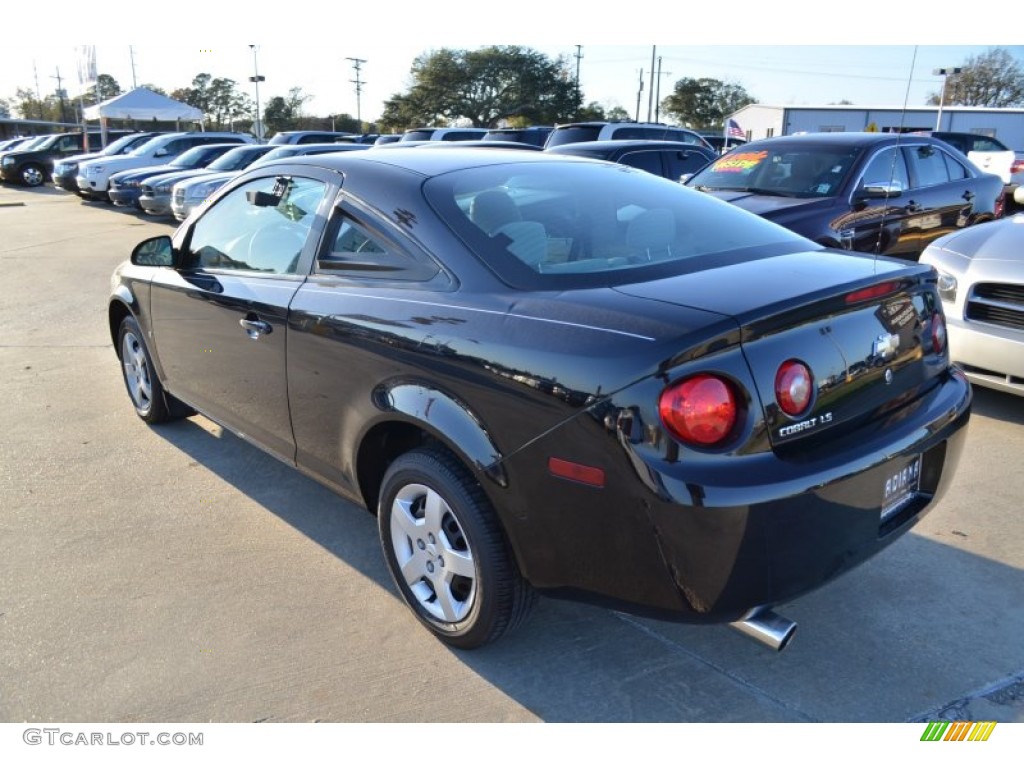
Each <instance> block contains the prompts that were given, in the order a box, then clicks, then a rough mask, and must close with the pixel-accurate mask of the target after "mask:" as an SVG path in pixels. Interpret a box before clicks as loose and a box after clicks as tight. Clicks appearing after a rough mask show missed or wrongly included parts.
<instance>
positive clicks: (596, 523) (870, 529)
mask: <svg viewBox="0 0 1024 768" xmlns="http://www.w3.org/2000/svg"><path fill="white" fill-rule="evenodd" d="M970 404H971V390H970V385H969V383H968V382H967V380H966V379H965V378H964V377H963V376H962V375H961V374H960V373H959V372H958V371H957V372H953V371H950V372H949V373H948V374H946V375H944V377H943V381H942V383H941V385H939V386H936V387H934V388H933V389H932V390H931V391H929V392H928V393H927V394H925V395H923V396H921V397H920V398H918V400H916V401H914V402H912V403H910V404H908V405H907V406H905V407H903V408H901V409H900V410H899V411H898V412H897V413H896V414H895V415H893V416H891V417H890V418H889V419H888V420H887V422H886V423H884V424H873V425H871V426H870V427H864V428H862V429H860V430H857V431H856V433H853V434H848V435H846V436H844V437H842V438H839V439H837V440H833V441H830V442H829V444H828V446H827V448H819V449H818V450H814V451H806V452H804V454H802V455H799V456H797V455H791V456H789V457H784V456H780V455H777V454H776V453H773V452H764V453H758V454H753V455H748V456H737V455H729V456H725V455H723V456H719V457H712V458H713V459H714V460H713V461H710V462H699V461H697V462H690V461H688V460H687V458H686V457H685V455H684V453H683V452H682V451H678V452H672V451H669V452H668V455H667V456H666V455H665V453H666V452H665V451H664V449H662V450H661V454H662V455H658V447H657V446H656V445H653V444H647V443H645V442H644V441H643V435H644V434H647V433H648V428H647V427H646V426H643V425H641V427H640V429H639V430H638V431H637V430H634V432H633V434H634V435H639V436H640V439H638V440H637V441H636V442H632V441H631V438H630V437H629V436H628V435H627V434H626V433H624V432H622V430H621V427H620V428H617V429H616V431H617V432H618V434H617V435H615V436H613V435H610V434H608V432H610V431H611V430H610V429H609V428H608V426H607V424H608V423H609V420H608V419H603V420H601V421H598V420H596V419H593V420H590V419H585V418H583V417H581V418H579V419H575V420H573V422H571V426H568V425H567V427H564V428H563V429H560V430H555V432H554V433H553V436H548V437H545V438H543V439H542V440H539V441H537V443H535V444H534V445H532V446H531V447H530V448H529V449H526V450H524V451H521V452H520V453H518V454H516V455H515V456H514V457H511V458H510V460H509V473H508V474H509V478H510V487H512V485H513V482H514V480H513V478H514V471H515V474H518V473H519V471H527V470H526V469H525V467H526V465H527V464H529V465H532V466H534V467H536V465H537V464H538V463H542V462H546V461H547V457H548V456H559V457H563V458H566V459H568V460H571V461H579V462H581V463H585V464H588V465H595V464H597V463H598V462H600V459H598V458H597V457H596V456H595V454H594V452H593V451H592V450H587V451H581V453H580V454H579V455H571V453H570V455H566V454H567V446H573V445H580V446H582V445H586V444H587V443H586V442H582V441H589V444H590V445H596V444H597V443H598V442H602V441H608V440H611V439H614V440H615V442H617V443H618V446H617V448H618V453H619V454H620V460H619V461H618V462H617V463H616V465H614V466H613V465H610V464H609V463H608V461H607V460H605V462H604V465H603V468H604V469H605V471H606V477H607V482H606V484H605V486H604V487H603V488H594V487H589V486H583V485H581V484H579V483H572V482H569V481H566V480H561V479H558V478H554V477H550V476H549V477H546V478H542V479H540V480H539V481H538V482H533V481H532V479H531V482H530V483H529V485H530V486H531V487H530V488H529V490H528V491H523V490H521V491H520V494H521V495H522V496H523V498H522V499H519V498H517V499H516V500H515V501H514V502H513V504H512V505H511V508H512V510H513V512H512V513H510V514H508V515H507V516H506V517H505V518H503V522H504V523H505V526H506V529H507V530H508V531H509V535H510V538H511V539H512V543H513V548H514V549H515V551H516V553H517V556H518V557H519V561H520V565H521V568H522V571H523V573H524V575H526V577H527V578H528V579H529V580H530V581H531V583H533V584H534V585H535V586H537V587H539V588H542V589H545V588H546V589H554V590H569V591H571V593H572V594H573V595H574V596H575V597H576V598H580V597H583V598H587V597H590V598H591V599H594V600H597V601H601V602H611V603H612V604H616V605H619V606H620V607H623V608H624V609H626V610H629V611H632V612H636V613H644V614H650V615H656V616H660V617H662V618H670V619H674V620H681V621H688V622H723V621H734V620H736V619H738V618H739V617H740V616H742V615H744V614H745V613H746V612H747V611H748V610H750V609H752V608H754V607H756V606H763V605H774V604H777V603H780V602H783V601H786V600H790V599H793V598H794V597H797V596H799V595H801V594H803V593H806V592H808V591H811V590H814V589H816V588H818V587H820V586H822V585H823V584H825V583H827V582H828V581H830V580H832V579H833V578H835V577H837V576H839V575H840V574H842V573H844V572H846V571H848V570H850V569H851V568H853V567H854V566H856V565H857V564H859V563H861V562H863V561H864V560H866V559H868V558H870V557H871V556H872V555H874V554H876V553H877V552H879V551H880V550H882V549H884V548H885V547H887V546H888V545H889V544H891V543H893V542H894V541H895V540H896V539H898V538H899V537H900V535H901V534H903V533H905V532H906V531H907V530H909V529H910V528H911V527H912V526H913V525H914V524H915V523H916V522H917V521H918V520H920V519H921V517H923V516H924V515H925V514H926V513H927V512H928V511H929V510H930V509H931V508H932V507H933V505H934V504H935V502H937V501H938V500H939V499H940V498H941V496H942V495H943V493H944V492H945V490H946V488H947V487H948V485H949V483H950V480H951V478H952V477H953V475H954V473H955V470H956V466H957V464H958V462H959V458H960V453H961V451H962V448H963V441H964V437H965V434H966V429H965V428H966V426H967V423H968V420H969V416H970ZM636 418H637V417H636V415H634V416H632V417H631V420H632V421H633V422H634V426H635V421H636ZM612 421H613V422H614V421H615V420H612ZM602 423H603V424H604V425H605V426H604V428H603V429H601V428H600V427H599V425H600V424H602ZM595 427H598V429H597V432H599V433H603V440H602V437H600V436H599V435H598V434H595ZM652 427H653V425H652ZM554 436H557V437H554ZM588 454H589V455H588ZM917 457H921V461H920V464H919V467H920V471H919V475H918V477H919V481H918V482H919V488H918V490H917V491H916V493H914V494H912V495H910V496H909V497H907V498H906V499H905V500H904V501H903V502H902V503H901V504H900V505H899V506H897V507H896V509H895V510H894V511H892V512H891V513H889V514H887V515H886V516H885V519H884V521H883V515H882V509H883V497H884V489H885V487H886V484H887V482H890V481H892V479H893V478H894V477H897V476H900V475H901V474H902V473H903V472H904V470H905V469H906V468H907V467H908V465H909V464H910V463H912V462H913V461H914V460H915V459H916V458H917ZM534 473H536V470H535V469H534ZM501 507H502V505H499V508H501Z"/></svg>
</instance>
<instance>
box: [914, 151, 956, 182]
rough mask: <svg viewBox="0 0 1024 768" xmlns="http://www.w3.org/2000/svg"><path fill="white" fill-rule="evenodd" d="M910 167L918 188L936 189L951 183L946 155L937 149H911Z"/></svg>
mask: <svg viewBox="0 0 1024 768" xmlns="http://www.w3.org/2000/svg"><path fill="white" fill-rule="evenodd" d="M907 154H908V155H909V156H910V167H911V170H912V171H913V175H914V178H915V179H916V181H917V186H918V187H934V186H936V185H937V184H945V183H946V182H947V181H949V169H948V168H947V167H946V160H945V157H944V154H945V153H943V152H942V151H941V150H939V149H938V148H937V147H932V146H919V147H910V148H909V152H908V153H907Z"/></svg>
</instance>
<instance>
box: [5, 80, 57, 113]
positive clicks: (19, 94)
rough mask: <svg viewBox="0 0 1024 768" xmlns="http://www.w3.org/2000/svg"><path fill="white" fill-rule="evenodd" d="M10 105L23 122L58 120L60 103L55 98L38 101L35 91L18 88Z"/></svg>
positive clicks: (49, 97) (44, 98)
mask: <svg viewBox="0 0 1024 768" xmlns="http://www.w3.org/2000/svg"><path fill="white" fill-rule="evenodd" d="M10 105H11V107H13V109H14V112H15V113H16V114H17V115H18V116H19V117H21V118H22V119H23V120H54V121H59V120H60V103H59V102H58V101H57V98H56V97H55V96H44V97H43V98H41V99H40V98H39V97H37V96H36V92H35V91H32V90H29V89H28V88H18V89H17V90H16V91H15V92H14V98H13V99H11V101H10Z"/></svg>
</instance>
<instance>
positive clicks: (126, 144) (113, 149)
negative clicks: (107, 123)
mask: <svg viewBox="0 0 1024 768" xmlns="http://www.w3.org/2000/svg"><path fill="white" fill-rule="evenodd" d="M151 138H153V137H152V136H147V135H145V134H142V135H140V136H135V135H128V136H122V137H121V138H120V139H118V140H117V141H114V142H111V143H110V144H108V145H107V147H106V149H104V150H103V152H102V153H101V154H104V155H127V154H128V153H129V152H131V151H132V150H133V149H135V148H136V147H140V146H142V145H143V144H145V143H146V142H147V141H149V140H150V139H151Z"/></svg>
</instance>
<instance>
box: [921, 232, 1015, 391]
mask: <svg viewBox="0 0 1024 768" xmlns="http://www.w3.org/2000/svg"><path fill="white" fill-rule="evenodd" d="M921 261H922V262H923V263H925V264H931V265H932V266H933V267H935V268H936V269H937V270H938V273H939V296H940V297H941V299H942V308H943V310H944V311H945V313H946V329H947V333H948V334H949V353H950V358H951V359H952V360H953V362H955V363H957V364H958V365H959V366H960V367H961V368H962V369H963V371H964V373H966V374H967V378H968V379H970V380H971V381H972V382H973V383H974V384H977V385H980V386H983V387H991V388H993V389H999V390H1002V391H1003V392H1011V393H1013V394H1016V395H1021V396H1024V214H1017V215H1015V216H1008V217H1006V218H1002V219H997V220H996V221H991V222H987V223H985V224H979V225H977V226H974V227H967V228H965V229H962V230H960V231H959V232H955V233H953V234H950V235H946V236H945V237H941V238H939V239H938V240H936V241H935V242H933V243H932V244H931V245H929V246H928V247H927V248H926V249H925V251H924V253H922V254H921Z"/></svg>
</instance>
